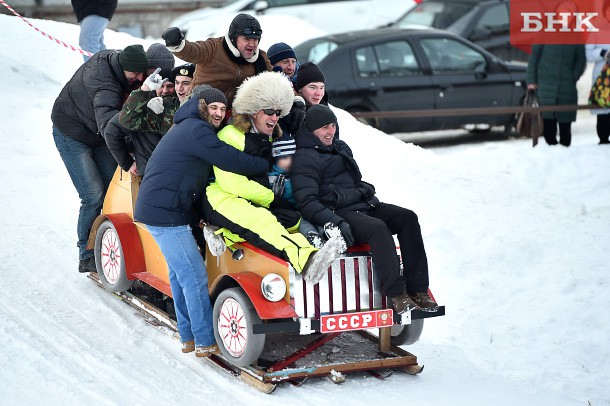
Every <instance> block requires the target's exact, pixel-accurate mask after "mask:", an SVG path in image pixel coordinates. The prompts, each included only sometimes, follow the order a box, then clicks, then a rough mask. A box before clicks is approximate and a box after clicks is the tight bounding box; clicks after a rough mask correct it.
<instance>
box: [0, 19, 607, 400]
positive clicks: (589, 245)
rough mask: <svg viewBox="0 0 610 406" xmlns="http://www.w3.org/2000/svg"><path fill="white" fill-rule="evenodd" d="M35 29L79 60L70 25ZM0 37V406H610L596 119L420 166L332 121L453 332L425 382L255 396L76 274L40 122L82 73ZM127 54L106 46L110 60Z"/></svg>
mask: <svg viewBox="0 0 610 406" xmlns="http://www.w3.org/2000/svg"><path fill="white" fill-rule="evenodd" d="M33 22H34V24H35V25H37V26H39V27H40V28H42V29H43V30H45V31H47V32H48V33H49V34H51V35H53V36H56V37H58V38H60V39H62V40H64V41H66V42H69V43H73V44H76V43H77V37H78V27H76V26H74V25H70V24H62V23H54V22H50V21H39V20H33ZM0 26H2V27H3V28H2V33H3V35H0V47H1V49H2V55H3V61H2V64H1V65H0V76H1V77H2V78H3V84H4V97H2V98H1V99H0V108H1V111H4V112H5V114H6V115H7V117H6V118H5V119H4V120H3V124H2V125H0V139H1V142H0V156H2V160H0V171H1V174H2V181H1V187H0V199H1V200H0V201H1V202H2V210H1V212H0V224H2V226H1V227H2V232H1V233H0V247H2V248H1V250H0V347H1V348H2V350H1V351H0V365H1V368H0V382H2V384H1V385H0V399H1V400H2V403H3V404H7V405H9V404H11V405H12V404H19V405H21V404H28V405H30V404H51V403H60V402H61V403H62V404H64V405H77V404H100V405H106V404H108V405H110V404H142V405H156V404H194V403H199V404H206V403H209V402H210V399H214V403H215V404H218V405H229V404H249V405H267V404H269V402H274V403H276V402H277V404H282V403H283V404H303V405H305V404H316V405H327V404H333V403H334V404H336V402H337V401H341V402H344V403H345V404H358V405H376V404H379V403H380V402H382V401H383V402H384V403H386V404H388V405H393V404H420V405H421V404H430V405H448V404H451V405H587V404H590V405H593V406H598V405H610V389H609V387H608V379H609V378H610V346H609V345H608V342H609V341H610V326H609V323H608V309H609V308H610V294H609V293H608V292H609V276H608V275H609V274H608V269H609V268H610V266H609V265H608V262H609V259H610V245H609V241H610V176H609V173H610V147H608V146H598V145H596V144H597V139H596V135H595V119H594V118H593V117H591V116H590V115H589V113H584V114H580V116H579V121H578V122H577V123H576V124H575V137H574V145H573V146H572V147H571V148H569V149H568V148H563V147H553V148H551V147H548V146H546V145H544V143H543V144H542V145H540V146H538V147H536V148H534V149H532V148H531V142H530V141H528V140H511V141H505V142H486V143H482V144H477V145H472V144H471V145H467V146H461V147H453V148H447V149H437V150H424V149H421V148H419V147H416V146H414V145H412V144H405V143H403V142H401V141H399V140H398V139H396V138H394V137H391V136H387V135H384V134H383V133H381V132H378V131H376V130H373V129H371V128H369V127H365V126H362V125H361V124H359V123H357V122H356V121H355V120H354V119H352V118H351V116H349V115H348V114H347V113H344V112H342V111H336V112H337V114H338V117H339V121H340V123H341V136H342V138H343V139H345V140H346V141H347V142H348V143H349V144H350V145H351V146H352V147H353V150H354V154H355V156H356V159H357V160H358V162H359V163H360V165H361V169H362V172H363V174H364V176H365V179H366V180H368V181H370V182H372V183H374V184H375V185H376V186H377V190H378V194H379V196H380V198H381V199H382V200H383V201H387V202H393V203H398V204H400V205H403V206H406V207H409V208H412V209H413V210H415V211H416V212H417V213H418V214H419V218H420V223H421V225H422V229H423V233H424V239H425V243H426V248H427V251H428V257H429V262H430V279H431V287H432V289H433V291H434V293H435V295H436V297H437V299H438V300H439V302H440V303H441V304H444V305H446V308H447V315H446V316H445V317H442V318H436V319H431V320H427V321H426V325H425V329H424V333H423V335H422V337H421V340H420V341H419V342H418V343H416V344H415V345H413V346H410V347H408V349H409V351H411V352H413V353H414V354H416V355H417V356H418V359H419V361H420V363H422V364H425V366H426V368H425V370H424V372H423V373H422V374H421V375H419V376H416V377H412V376H408V375H406V374H402V373H396V374H394V375H393V376H392V377H390V378H388V379H386V380H383V381H381V380H377V379H374V378H372V377H365V376H359V377H353V378H348V380H347V381H346V382H345V383H344V384H342V385H339V386H337V385H333V384H331V383H329V382H328V381H326V380H312V381H310V382H307V383H306V384H305V385H304V386H302V387H301V388H295V387H291V386H290V385H286V386H282V387H280V388H278V390H276V392H274V394H273V395H263V394H261V393H258V392H257V391H256V390H254V389H252V388H250V387H248V386H245V385H244V384H241V383H239V382H237V381H236V380H234V379H232V378H231V377H229V376H227V375H225V374H223V373H221V372H217V371H216V370H214V369H212V368H210V367H209V366H207V365H206V364H203V363H201V362H199V361H198V360H197V359H196V358H195V357H194V356H192V355H191V354H189V355H184V354H182V353H181V352H180V349H179V346H178V343H177V342H176V341H175V340H173V339H171V338H169V337H167V336H166V335H163V334H161V333H160V332H159V331H157V330H155V329H153V328H151V327H150V326H148V325H146V324H145V323H144V322H143V321H142V319H141V318H140V317H138V316H136V315H135V314H134V311H133V310H132V309H131V308H129V307H128V306H126V305H125V304H123V303H121V302H120V301H119V300H116V299H115V298H114V297H113V296H112V295H110V294H108V293H106V292H104V291H103V290H101V289H99V288H97V287H96V286H95V285H94V284H93V283H92V282H91V281H90V280H88V279H87V278H86V277H85V276H84V275H82V274H79V273H78V272H77V271H76V269H77V248H76V218H77V213H78V207H79V200H78V196H77V194H76V191H75V190H74V187H73V186H72V184H71V181H70V178H69V176H68V174H67V171H66V170H65V167H64V165H63V163H62V161H61V159H60V157H59V154H58V152H57V150H56V148H55V145H54V143H53V140H52V135H51V120H50V112H51V107H52V105H53V102H54V100H55V98H56V97H57V95H58V93H59V91H60V90H61V88H62V87H63V85H64V84H65V83H66V82H67V81H68V79H69V78H70V77H71V76H72V74H73V72H74V71H75V69H76V68H77V67H78V66H79V65H80V63H81V57H80V56H79V55H78V54H76V53H74V52H73V51H69V50H68V49H66V48H64V47H62V46H59V45H57V44H55V43H54V42H52V41H50V40H48V39H46V38H44V37H43V36H42V35H40V34H39V33H37V32H36V31H34V30H33V29H31V28H30V27H28V26H27V25H26V24H24V23H23V22H22V21H20V20H19V19H17V18H14V17H7V16H4V15H0ZM263 26H264V23H263ZM272 31H273V30H272V29H270V28H267V27H265V35H269V39H271V38H275V40H277V41H280V40H282V38H281V36H279V35H278V33H273V32H272ZM137 42H144V41H142V40H136V39H133V38H131V37H129V36H128V35H125V34H117V33H112V32H107V44H108V45H109V46H110V47H114V48H123V47H124V46H126V45H129V44H131V43H137ZM147 44H148V42H147ZM584 80H588V78H585V79H584Z"/></svg>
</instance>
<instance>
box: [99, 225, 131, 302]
mask: <svg viewBox="0 0 610 406" xmlns="http://www.w3.org/2000/svg"><path fill="white" fill-rule="evenodd" d="M95 266H96V267H97V272H98V276H99V278H100V281H101V282H102V285H104V287H105V288H106V289H108V290H111V291H113V292H124V291H126V290H127V289H129V288H130V287H131V285H133V282H134V281H133V280H129V279H127V270H126V268H125V258H124V256H123V247H122V246H121V239H120V238H119V233H118V232H117V231H116V228H115V227H114V224H112V221H110V220H105V221H104V222H103V223H102V224H101V225H100V228H98V230H97V234H96V235H95Z"/></svg>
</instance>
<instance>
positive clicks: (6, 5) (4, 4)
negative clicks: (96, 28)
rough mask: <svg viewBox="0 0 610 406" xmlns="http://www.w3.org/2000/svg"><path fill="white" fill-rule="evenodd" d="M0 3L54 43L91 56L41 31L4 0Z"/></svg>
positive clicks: (89, 53) (0, 0) (89, 54)
mask: <svg viewBox="0 0 610 406" xmlns="http://www.w3.org/2000/svg"><path fill="white" fill-rule="evenodd" d="M0 4H2V5H3V6H4V7H6V8H8V9H9V11H10V12H11V13H13V14H15V15H16V16H17V17H19V18H21V19H22V20H23V21H24V22H25V23H26V24H27V25H29V26H30V27H32V28H33V29H35V30H36V31H38V32H39V33H41V34H42V35H44V36H45V37H47V38H48V39H50V40H51V41H55V42H56V43H58V44H59V45H63V46H65V47H66V48H68V49H71V50H72V51H76V52H79V53H80V54H82V55H87V56H92V55H93V54H92V53H91V52H89V51H83V50H82V49H80V48H78V47H75V46H72V45H70V44H66V43H65V42H63V41H62V40H59V39H57V38H54V37H52V36H50V35H49V34H47V33H46V32H44V31H42V30H41V29H39V28H38V27H35V26H34V25H32V23H30V22H29V21H28V20H26V19H25V18H24V17H23V16H21V15H20V14H19V13H18V12H16V11H15V10H13V9H12V7H11V6H9V5H8V4H7V3H6V2H5V1H4V0H0Z"/></svg>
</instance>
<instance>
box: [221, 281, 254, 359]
mask: <svg viewBox="0 0 610 406" xmlns="http://www.w3.org/2000/svg"><path fill="white" fill-rule="evenodd" d="M213 320H214V336H215V337H216V343H217V344H218V347H219V348H220V351H221V352H222V355H223V356H224V357H225V358H226V359H227V360H228V361H229V362H231V363H232V364H234V365H237V366H240V367H245V366H248V365H251V364H252V363H254V362H256V361H257V360H258V359H259V357H260V356H261V354H262V353H263V348H264V347H265V335H264V334H253V333H252V326H253V325H254V324H259V323H261V319H260V318H259V317H258V314H257V313H256V310H255V309H254V306H253V305H252V302H251V301H250V299H249V298H248V295H246V293H245V292H244V291H243V290H242V289H241V288H230V289H225V290H223V291H222V292H220V294H219V295H218V298H217V299H216V301H215V302H214V313H213Z"/></svg>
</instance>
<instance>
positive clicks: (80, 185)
mask: <svg viewBox="0 0 610 406" xmlns="http://www.w3.org/2000/svg"><path fill="white" fill-rule="evenodd" d="M53 140H54V141H55V145H56V146H57V150H58V151H59V155H61V159H62V160H63V161H64V165H66V169H67V170H68V174H70V178H71V179H72V183H73V184H74V187H75V188H76V191H77V192H78V196H79V197H80V199H81V204H80V211H79V213H78V223H77V226H76V233H77V235H78V243H77V245H78V258H79V259H81V260H82V259H86V258H89V257H91V256H93V251H92V250H87V249H86V246H87V239H88V238H89V231H90V230H91V226H92V225H93V222H94V221H95V219H96V217H97V216H99V214H100V212H101V210H102V204H103V203H104V196H105V195H106V191H107V190H108V185H110V181H111V180H112V175H114V171H115V170H116V168H117V166H118V165H117V163H116V161H115V160H114V157H113V156H112V154H111V153H110V150H108V147H106V145H102V146H101V147H97V148H92V147H90V146H88V145H87V144H84V143H82V142H80V141H78V140H76V139H74V138H72V137H68V136H67V135H64V134H63V133H62V132H61V131H59V130H58V129H57V127H55V126H53Z"/></svg>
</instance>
